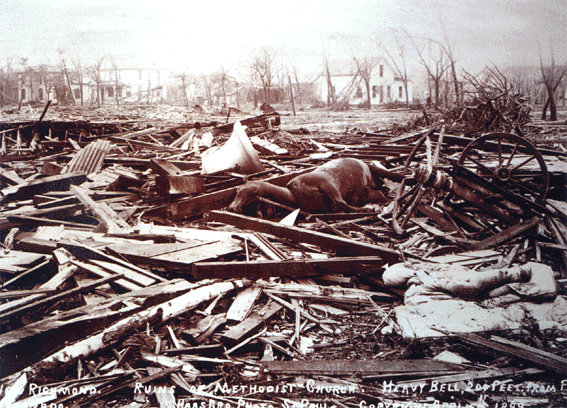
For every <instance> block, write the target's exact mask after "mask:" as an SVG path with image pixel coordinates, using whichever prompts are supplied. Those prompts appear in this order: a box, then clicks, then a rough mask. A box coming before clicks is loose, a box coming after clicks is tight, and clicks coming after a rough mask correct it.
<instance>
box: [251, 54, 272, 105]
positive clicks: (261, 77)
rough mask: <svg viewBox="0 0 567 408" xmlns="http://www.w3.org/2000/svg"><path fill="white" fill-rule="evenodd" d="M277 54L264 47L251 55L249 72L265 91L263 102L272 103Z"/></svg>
mask: <svg viewBox="0 0 567 408" xmlns="http://www.w3.org/2000/svg"><path fill="white" fill-rule="evenodd" d="M275 61H276V52H275V51H274V50H272V49H270V48H269V47H266V46H264V47H262V48H260V49H259V50H258V51H257V52H256V53H254V54H252V55H250V57H249V61H248V70H249V73H250V77H251V78H252V80H253V81H260V83H261V84H262V89H263V91H264V100H263V102H265V103H267V104H269V103H270V93H271V90H272V83H273V81H274V79H275V78H276V65H275Z"/></svg>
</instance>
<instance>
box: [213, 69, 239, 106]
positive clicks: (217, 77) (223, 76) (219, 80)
mask: <svg viewBox="0 0 567 408" xmlns="http://www.w3.org/2000/svg"><path fill="white" fill-rule="evenodd" d="M228 71H229V70H228V69H226V68H224V67H223V66H222V65H221V66H220V68H219V69H218V70H217V71H216V72H215V73H214V74H213V78H212V79H213V81H214V82H215V85H217V86H218V87H219V88H220V94H221V96H222V102H223V103H226V94H227V88H228V86H229V85H230V84H231V83H234V78H233V77H231V76H230V75H228Z"/></svg>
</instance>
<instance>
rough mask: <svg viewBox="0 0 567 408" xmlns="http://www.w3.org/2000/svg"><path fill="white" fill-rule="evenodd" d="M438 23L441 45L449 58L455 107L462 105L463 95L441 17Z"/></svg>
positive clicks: (455, 63) (453, 56) (455, 62)
mask: <svg viewBox="0 0 567 408" xmlns="http://www.w3.org/2000/svg"><path fill="white" fill-rule="evenodd" d="M439 22H440V25H441V28H442V29H443V41H444V44H442V47H443V49H444V50H445V53H446V54H447V58H449V67H450V68H451V76H452V77H453V87H454V89H455V103H456V104H457V105H460V104H462V102H463V94H462V92H461V89H460V84H459V78H458V77H457V68H456V65H457V60H456V59H455V54H454V53H453V47H452V46H451V42H450V41H449V36H448V35H447V30H446V29H445V25H444V24H443V20H442V18H441V15H439Z"/></svg>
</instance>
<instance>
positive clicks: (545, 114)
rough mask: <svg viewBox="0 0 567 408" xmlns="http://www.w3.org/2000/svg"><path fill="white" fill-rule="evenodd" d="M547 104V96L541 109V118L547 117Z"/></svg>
mask: <svg viewBox="0 0 567 408" xmlns="http://www.w3.org/2000/svg"><path fill="white" fill-rule="evenodd" d="M548 106H549V98H547V99H546V101H545V105H543V109H542V111H541V120H545V119H546V118H547V107H548Z"/></svg>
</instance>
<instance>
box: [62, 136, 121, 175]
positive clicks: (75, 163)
mask: <svg viewBox="0 0 567 408" xmlns="http://www.w3.org/2000/svg"><path fill="white" fill-rule="evenodd" d="M110 147H111V143H110V141H108V140H97V141H96V142H92V143H90V144H89V145H87V146H86V147H85V148H84V149H82V150H79V151H78V152H77V153H76V154H75V156H74V157H73V158H72V159H71V161H70V162H69V163H68V164H67V165H66V166H65V167H64V168H63V170H62V172H61V173H79V174H91V173H97V172H99V171H100V169H101V167H102V164H103V162H104V158H105V157H106V155H107V154H108V152H109V151H110Z"/></svg>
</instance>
